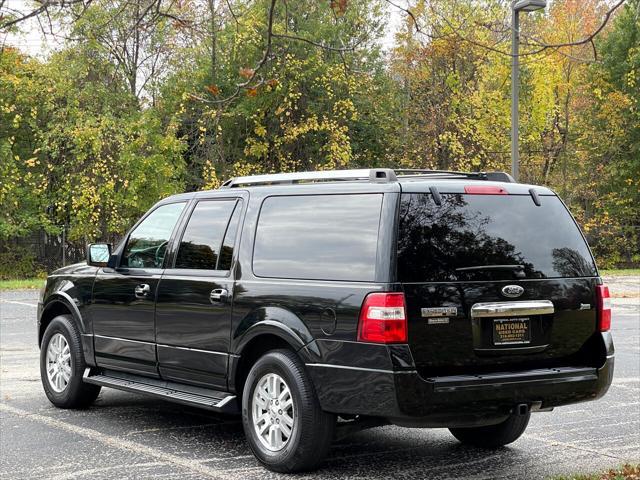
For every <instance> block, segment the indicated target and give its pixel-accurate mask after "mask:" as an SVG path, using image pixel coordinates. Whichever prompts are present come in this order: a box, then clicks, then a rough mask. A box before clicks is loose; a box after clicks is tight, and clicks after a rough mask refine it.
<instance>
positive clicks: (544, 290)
mask: <svg viewBox="0 0 640 480" xmlns="http://www.w3.org/2000/svg"><path fill="white" fill-rule="evenodd" d="M468 183H469V182H468V181H460V180H424V179H423V180H422V181H412V182H394V183H380V184H377V183H368V182H367V183H364V182H362V183H360V182H342V183H324V184H310V185H285V186H266V187H251V188H245V189H240V188H238V189H236V188H231V189H221V190H218V191H208V192H198V193H191V194H182V195H177V196H173V197H170V198H168V199H166V200H163V201H162V202H159V204H158V205H156V206H154V208H157V207H158V206H159V205H164V204H166V203H170V202H185V204H186V206H185V209H184V211H183V212H182V215H181V217H180V219H179V220H178V222H177V224H176V227H175V228H174V231H173V233H172V235H171V239H170V241H169V243H168V245H167V247H166V248H167V249H166V256H165V259H164V264H163V268H129V267H126V268H125V267H120V266H119V263H118V262H119V258H120V257H119V256H121V255H122V252H123V249H124V248H125V245H126V241H127V237H125V239H124V240H123V242H122V244H121V245H119V246H118V247H116V248H115V250H114V252H113V256H112V260H111V261H112V262H115V263H111V264H112V265H114V267H91V266H86V265H83V264H78V265H74V266H70V267H65V268H63V269H60V270H58V271H56V272H54V273H53V274H52V275H50V276H49V279H48V281H47V284H46V287H45V290H44V292H43V298H42V302H41V304H40V308H39V311H38V322H39V335H40V337H39V340H40V339H41V338H42V334H43V331H44V328H45V327H46V324H47V322H48V321H50V320H51V319H52V318H53V316H55V314H59V313H61V312H64V311H68V312H70V313H71V314H72V315H73V317H74V318H75V320H76V321H77V322H78V325H79V327H80V330H81V332H82V339H83V347H84V351H85V357H86V360H87V363H88V364H89V365H91V366H93V367H95V368H98V369H100V368H104V369H110V370H120V371H124V372H131V373H135V374H139V375H145V376H149V377H158V378H161V379H165V380H171V381H174V382H181V383H183V384H188V385H191V386H198V387H207V388H212V389H216V390H218V391H228V392H232V393H236V394H238V395H240V394H241V393H242V392H241V389H242V382H243V377H242V375H243V371H242V368H243V367H242V363H243V359H245V358H249V357H251V352H252V351H253V350H255V349H256V348H259V347H260V346H261V345H262V344H263V343H267V342H273V339H274V338H275V339H278V341H279V342H280V343H279V345H282V344H286V345H288V347H289V348H291V349H293V350H294V351H296V352H297V353H298V355H299V356H300V358H301V359H302V360H303V362H304V363H305V365H306V368H307V371H308V372H309V374H310V376H311V378H312V380H313V383H314V386H315V389H316V393H317V395H318V398H319V400H320V404H321V406H322V408H323V409H325V410H327V411H331V412H335V413H339V414H350V415H351V414H353V415H356V414H359V415H370V416H378V417H384V418H387V419H390V420H391V421H393V422H395V423H398V424H403V425H412V426H434V427H437V426H448V427H449V426H456V425H482V424H490V423H496V422H498V421H500V420H501V419H503V418H505V417H506V415H508V413H509V412H510V411H511V410H512V409H513V407H514V406H515V405H517V404H521V403H527V404H529V405H537V406H538V407H540V408H549V407H555V406H560V405H566V404H570V403H575V402H580V401H585V400H592V399H595V398H598V397H599V396H601V395H603V394H604V393H605V392H606V390H607V388H608V386H609V384H610V383H611V379H612V375H613V352H614V351H613V343H612V340H611V336H610V334H609V333H600V332H598V331H597V328H596V320H597V319H596V311H595V304H596V298H595V286H596V284H598V283H601V280H600V278H599V277H598V276H597V272H594V274H593V275H591V276H586V277H580V278H550V279H547V278H539V279H520V280H517V279H516V280H514V279H504V280H483V281H451V282H413V283H401V282H400V281H399V280H398V274H397V272H396V270H397V268H396V256H397V252H396V245H397V241H398V239H397V235H398V233H397V232H398V223H399V218H398V217H399V211H400V198H401V194H402V193H404V192H405V191H410V192H427V193H428V192H430V187H431V188H432V187H434V186H435V187H436V188H437V189H438V190H439V192H440V193H443V194H446V193H452V194H455V193H462V192H463V191H464V186H465V184H468ZM483 184H484V183H483ZM486 184H488V185H491V184H493V183H492V182H486ZM499 185H501V186H505V188H507V189H508V190H509V193H510V194H512V195H530V193H529V190H530V189H531V188H535V189H536V191H537V193H538V196H539V199H540V200H541V202H544V201H545V198H550V197H551V196H553V195H554V194H553V192H551V191H549V190H548V189H546V188H543V187H532V186H528V185H520V184H499ZM319 194H322V195H365V194H372V195H377V196H379V197H380V198H381V208H380V211H379V216H380V223H379V233H378V238H377V250H376V252H377V253H376V254H375V268H374V269H373V270H372V271H373V272H374V274H373V275H374V276H373V278H371V279H370V281H349V280H339V281H336V280H331V279H322V280H315V279H301V278H266V277H259V276H257V275H255V274H254V272H253V263H252V259H253V252H254V244H255V234H256V229H257V223H258V218H259V214H260V209H261V206H262V205H263V202H264V200H265V199H266V198H268V197H271V196H280V195H295V196H306V195H319ZM206 199H209V200H216V199H218V200H220V199H226V200H231V201H238V205H239V207H238V208H241V216H240V222H239V227H238V229H237V230H238V231H237V234H236V235H235V238H234V239H233V242H234V245H235V246H234V249H233V261H232V263H231V268H230V270H226V271H209V270H188V269H173V268H168V266H170V265H173V261H174V259H175V256H176V254H177V249H178V245H179V242H180V238H181V235H182V232H183V231H184V229H185V226H186V224H187V221H188V218H189V215H190V212H191V211H192V210H193V208H194V207H195V204H196V203H197V202H198V201H203V200H206ZM531 205H532V208H536V207H535V204H534V201H533V200H532V201H531ZM152 210H153V209H152ZM308 222H311V223H313V226H314V228H316V229H319V230H320V231H322V229H323V228H328V226H327V225H323V224H322V222H321V221H320V220H319V219H316V218H314V217H313V216H311V217H310V218H308ZM314 222H315V223H314ZM134 228H135V227H134ZM578 234H579V233H578ZM342 253H343V254H345V256H346V257H348V256H349V252H342ZM140 284H145V285H148V286H149V289H150V292H149V294H148V295H147V296H145V297H144V298H138V297H137V296H136V295H135V294H134V289H135V287H136V286H138V285H140ZM510 284H516V285H520V286H522V287H524V290H525V293H524V295H523V296H522V298H521V299H546V300H551V301H552V302H553V304H554V307H555V313H554V314H553V315H551V316H544V315H543V316H540V317H539V318H536V317H534V318H532V320H531V321H532V330H533V332H534V333H533V338H532V343H531V346H538V347H540V348H539V349H538V351H535V352H533V353H531V352H528V353H519V352H517V351H512V352H495V351H493V352H492V351H491V350H492V349H491V348H490V347H491V338H490V336H489V335H490V329H489V327H488V326H487V325H484V324H483V321H484V320H485V319H471V316H470V308H471V306H472V305H473V304H474V303H477V302H490V301H501V300H505V298H504V297H503V296H502V295H501V293H500V292H501V288H502V287H503V286H505V285H510ZM216 289H224V290H225V291H226V292H228V295H227V296H225V297H224V298H222V299H221V300H219V301H212V300H211V299H210V292H211V291H213V290H216ZM376 291H380V292H383V291H404V293H405V295H406V299H407V310H408V312H407V313H408V319H409V320H408V328H409V330H408V336H409V342H408V344H397V345H379V344H369V343H362V342H358V341H357V326H358V316H359V312H360V307H361V305H362V302H363V300H364V298H365V297H366V295H367V294H368V293H370V292H376ZM585 305H588V308H585ZM423 307H455V308H456V309H457V314H456V315H455V316H452V317H450V318H449V321H448V323H446V324H439V325H429V324H427V322H426V319H425V318H423V317H422V315H421V313H420V309H421V308H423ZM480 320H482V321H480ZM494 350H495V349H494Z"/></svg>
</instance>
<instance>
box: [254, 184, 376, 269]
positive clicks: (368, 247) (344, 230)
mask: <svg viewBox="0 0 640 480" xmlns="http://www.w3.org/2000/svg"><path fill="white" fill-rule="evenodd" d="M381 206H382V195H381V194H365V195H308V196H288V197H286V196H283V197H269V198H267V199H266V200H265V201H264V202H263V204H262V209H261V210H260V218H259V219H258V227H257V230H256V240H255V246H254V254H253V271H254V273H255V274H256V275H258V276H261V277H278V278H299V279H317V280H352V281H373V280H374V279H375V267H376V253H377V245H378V226H379V223H380V209H381Z"/></svg>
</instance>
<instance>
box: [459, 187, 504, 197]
mask: <svg viewBox="0 0 640 480" xmlns="http://www.w3.org/2000/svg"><path fill="white" fill-rule="evenodd" d="M464 193H470V194H472V195H508V194H509V192H507V190H506V189H504V188H502V187H495V186H493V185H467V186H465V187H464Z"/></svg>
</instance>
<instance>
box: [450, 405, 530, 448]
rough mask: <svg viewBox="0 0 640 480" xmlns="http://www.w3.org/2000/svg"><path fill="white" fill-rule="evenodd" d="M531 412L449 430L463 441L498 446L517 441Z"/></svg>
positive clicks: (489, 446)
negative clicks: (483, 424)
mask: <svg viewBox="0 0 640 480" xmlns="http://www.w3.org/2000/svg"><path fill="white" fill-rule="evenodd" d="M530 417H531V414H530V413H527V414H526V415H511V416H510V417H509V418H507V419H506V420H505V421H504V422H502V423H498V424H497V425H488V426H486V427H471V428H450V429H449V431H450V432H451V433H452V434H453V436H454V437H456V438H457V439H458V440H460V441H461V442H462V443H466V444H469V445H474V446H476V447H482V448H498V447H502V446H504V445H508V444H509V443H512V442H515V441H516V440H517V439H518V438H520V435H522V434H523V433H524V431H525V430H526V428H527V425H528V424H529V418H530Z"/></svg>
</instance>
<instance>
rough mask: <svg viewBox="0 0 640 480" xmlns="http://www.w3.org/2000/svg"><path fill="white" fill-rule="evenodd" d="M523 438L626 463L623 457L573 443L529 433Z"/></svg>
mask: <svg viewBox="0 0 640 480" xmlns="http://www.w3.org/2000/svg"><path fill="white" fill-rule="evenodd" d="M522 436H523V437H525V438H529V439H531V440H536V441H538V442H543V443H546V444H547V445H551V446H560V447H567V448H572V449H573V450H579V451H582V452H587V453H591V454H593V455H599V456H602V457H609V458H613V459H616V460H619V461H624V458H622V457H618V456H616V455H610V454H608V453H602V451H600V450H594V449H592V448H585V447H580V446H579V445H575V444H573V443H568V442H561V441H559V440H549V439H547V438H541V437H538V436H536V435H531V434H529V433H525V434H524V435H522Z"/></svg>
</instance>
